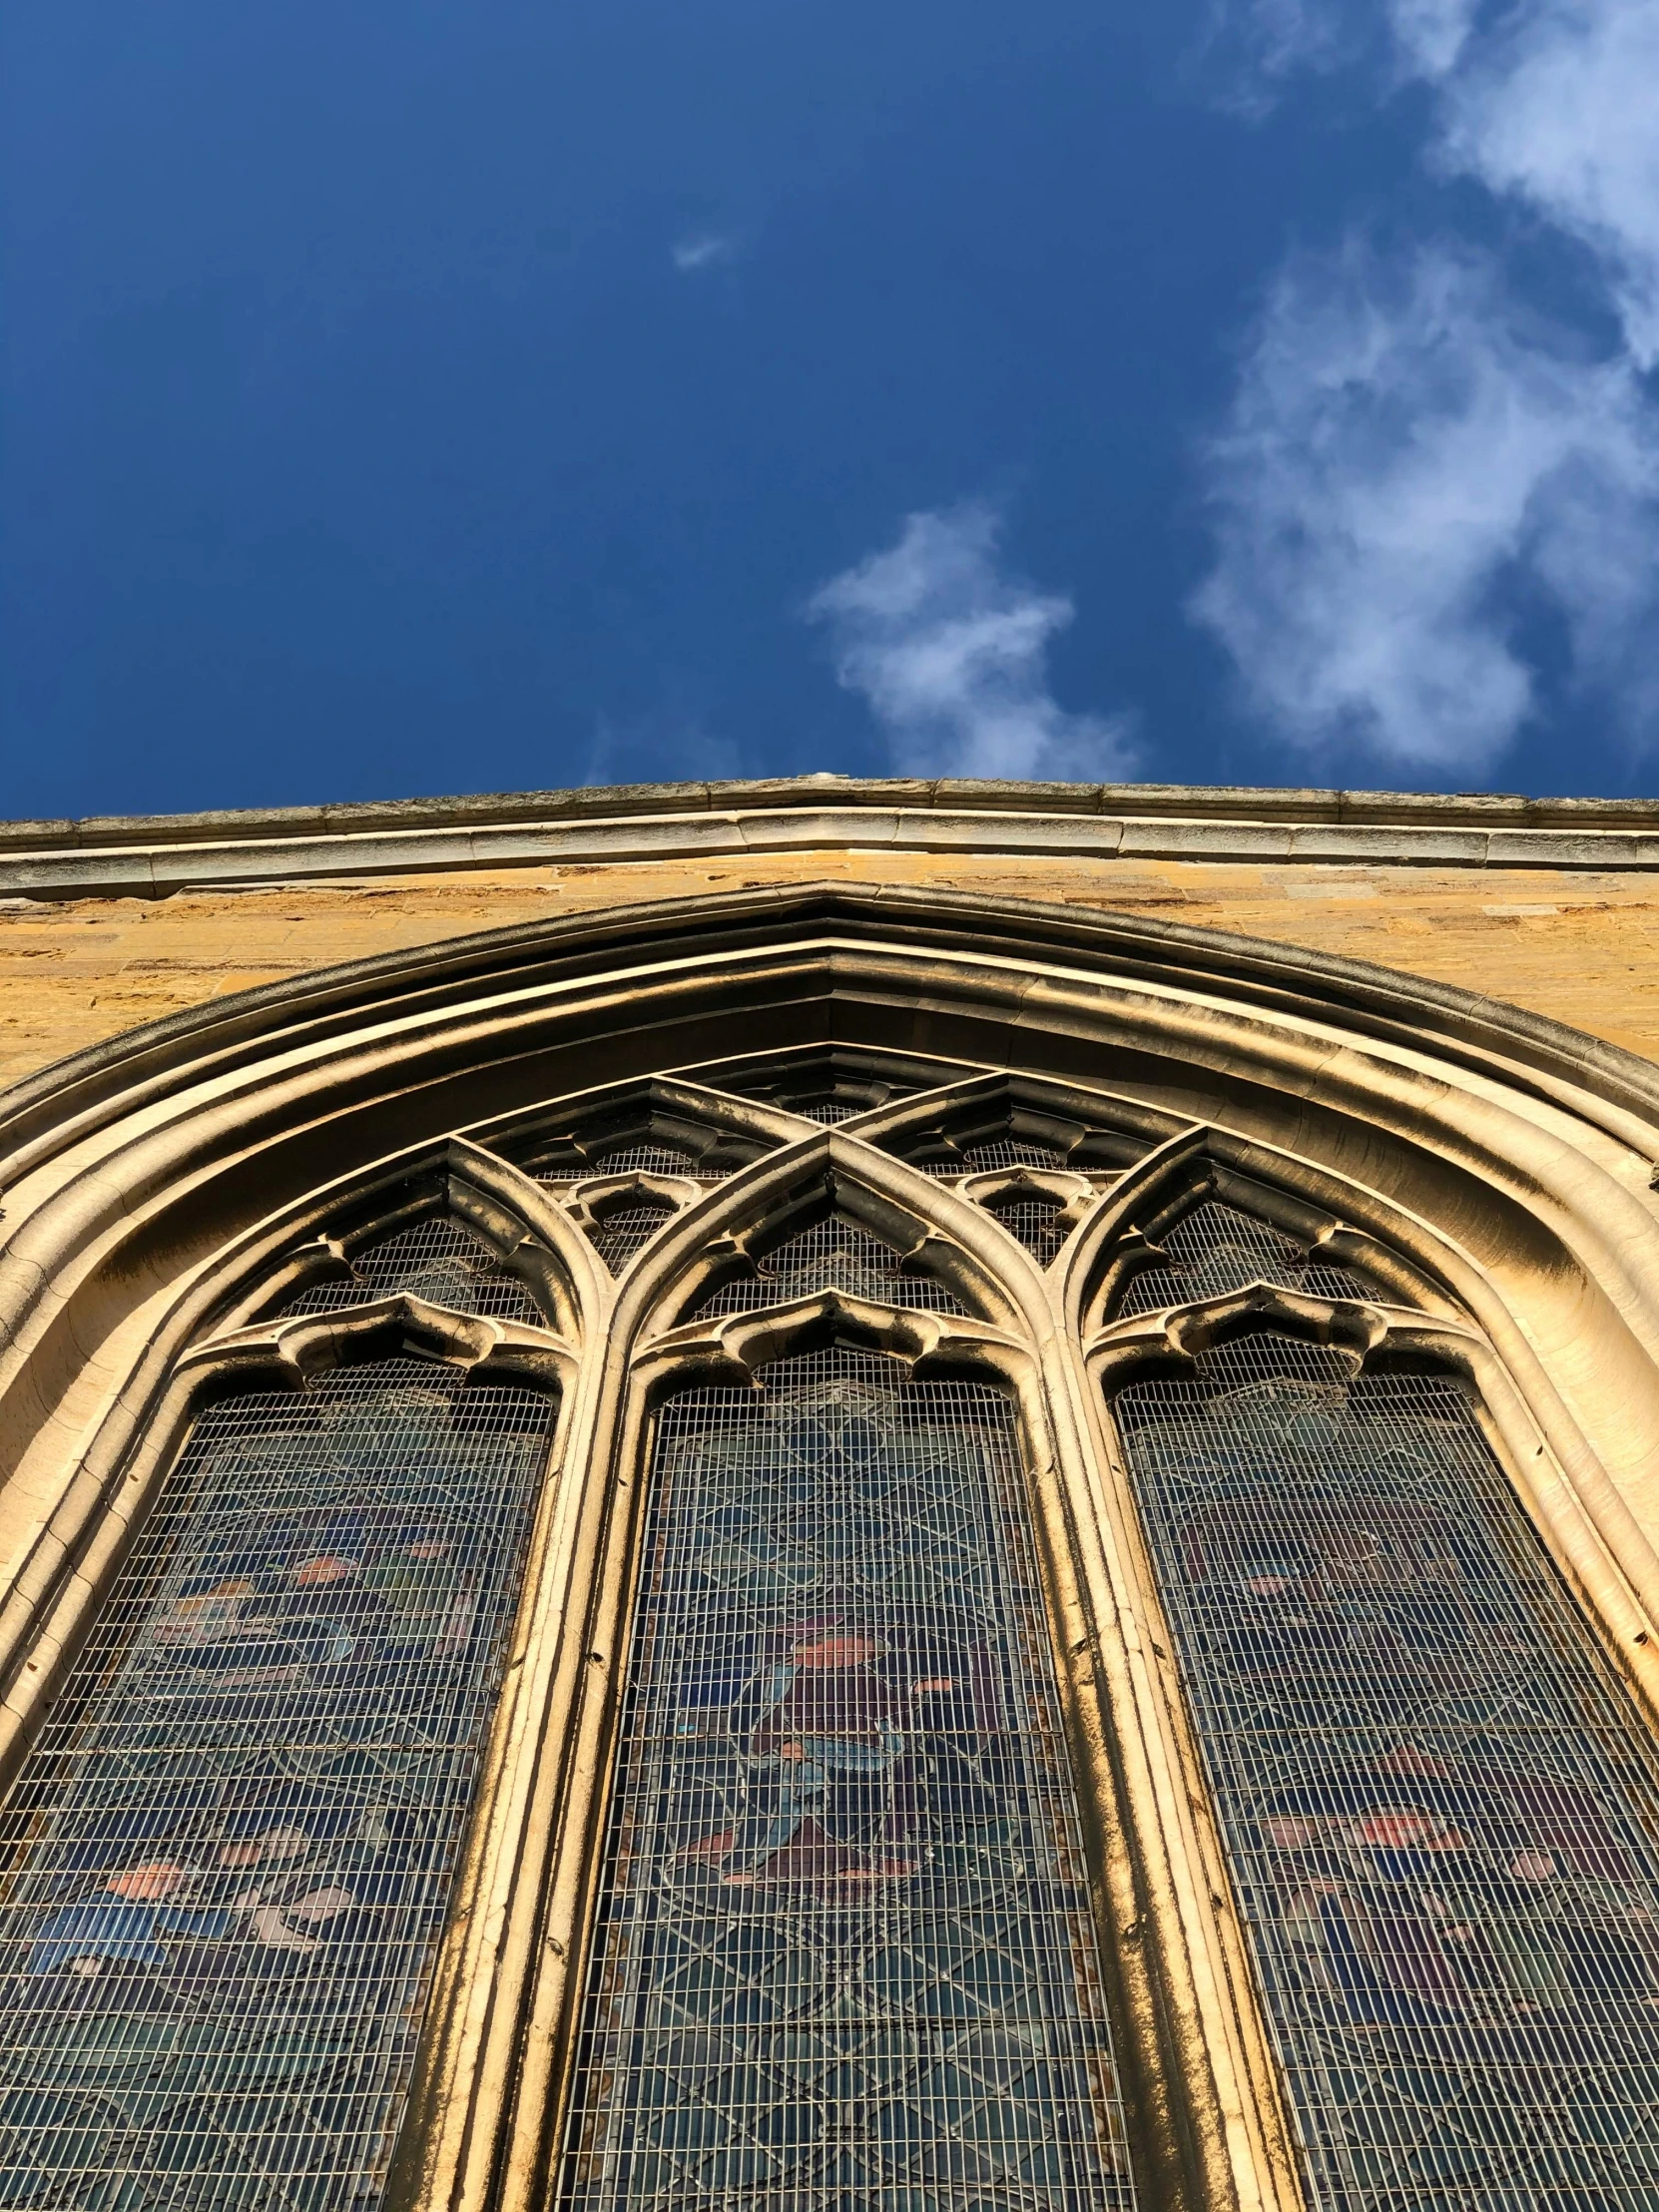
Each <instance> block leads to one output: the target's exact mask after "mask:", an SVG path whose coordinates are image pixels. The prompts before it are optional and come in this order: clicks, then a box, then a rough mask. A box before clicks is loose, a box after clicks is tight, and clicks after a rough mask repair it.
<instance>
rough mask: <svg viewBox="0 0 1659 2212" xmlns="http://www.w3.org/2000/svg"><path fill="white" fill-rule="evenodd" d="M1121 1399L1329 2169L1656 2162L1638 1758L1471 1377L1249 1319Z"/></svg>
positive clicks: (1343, 2191)
mask: <svg viewBox="0 0 1659 2212" xmlns="http://www.w3.org/2000/svg"><path fill="white" fill-rule="evenodd" d="M1115 1403H1116V1412H1117V1418H1118V1423H1119V1427H1120V1430H1121V1432H1122V1435H1123V1439H1124V1447H1125V1450H1126V1453H1127V1456H1128V1460H1129V1464H1130V1467H1131V1468H1132V1470H1133V1475H1134V1482H1135V1490H1136V1495H1137V1497H1138V1499H1139V1500H1140V1503H1141V1508H1142V1511H1143V1514H1144V1516H1145V1523H1146V1528H1147V1533H1148V1538H1149V1541H1150V1544H1151V1548H1152V1554H1153V1559H1154V1562H1155V1564H1156V1569H1157V1575H1158V1582H1159V1587H1160V1590H1161V1592H1162V1595H1163V1600H1164V1605H1165V1609H1166V1611H1167V1614H1168V1618H1169V1623H1170V1629H1171V1633H1172V1634H1173V1636H1174V1639H1175V1648H1176V1652H1177V1655H1178V1658H1179V1661H1180V1668H1181V1675H1182V1679H1183V1683H1184V1686H1185V1688H1186V1692H1187V1695H1188V1698H1189V1700H1190V1703H1191V1708H1192V1712H1193V1717H1194V1725H1195V1728H1196V1731H1197V1734H1198V1738H1199V1742H1200V1744H1201V1746H1202V1751H1203V1757H1204V1764H1205V1770H1206V1773H1207V1776H1208V1778H1209V1781H1210V1785H1211V1788H1212V1789H1213V1791H1214V1792H1215V1796H1216V1803H1217V1807H1218V1810H1219V1814H1220V1819H1221V1825H1222V1830H1223V1834H1224V1836H1225V1838H1226V1843H1227V1850H1228V1857H1229V1861H1230V1864H1231V1867H1232V1872H1233V1878H1234V1881H1235V1884H1236V1885H1237V1890H1238V1895H1239V1898H1240V1903H1241V1907H1242V1910H1243V1917H1244V1920H1245V1925H1246V1927H1247V1928H1248V1930H1249V1932H1250V1936H1251V1940H1252V1947H1253V1949H1254V1952H1255V1957H1256V1963H1257V1968H1258V1972H1259V1974H1260V1977H1261V1985H1262V1989H1263V1994H1264V1998H1265V2001H1266V2005H1267V2010H1268V2015H1269V2019H1270V2021H1271V2024H1272V2027H1273V2031H1274V2035H1275V2039H1276V2042H1277V2045H1278V2048H1279V2051H1280V2054H1281V2057H1282V2060H1283V2062H1284V2066H1285V2071H1286V2077H1287V2081H1288V2084H1289V2088H1290V2094H1291V2097H1292V2100H1293V2103H1294V2106H1295V2109H1296V2112H1297V2115H1298V2118H1299V2120H1300V2123H1301V2133H1302V2137H1303V2140H1304V2142H1305V2143H1306V2145H1307V2150H1308V2157H1309V2163H1310V2169H1311V2178H1312V2181H1313V2185H1314V2193H1315V2196H1316V2200H1317V2201H1318V2202H1319V2203H1320V2204H1322V2205H1331V2206H1341V2207H1343V2208H1344V2212H1383V2207H1389V2208H1392V2207H1394V2206H1397V2205H1401V2204H1408V2203H1423V2204H1428V2203H1438V2202H1444V2201H1447V2199H1448V2197H1449V2198H1450V2200H1451V2201H1458V2202H1468V2203H1482V2204H1486V2203H1502V2202H1506V2201H1508V2202H1514V2203H1517V2204H1520V2203H1525V2204H1528V2205H1536V2206H1540V2207H1544V2206H1550V2207H1559V2208H1560V2212H1568V2208H1570V2207H1575V2206H1579V2205H1582V2204H1583V2203H1584V2202H1585V2201H1586V2200H1587V2199H1588V2200H1589V2201H1598V2202H1607V2201H1617V2198H1618V2195H1619V2193H1620V2192H1623V2193H1624V2194H1625V2195H1626V2197H1627V2199H1628V2201H1630V2202H1633V2203H1634V2202H1640V2201H1642V2199H1643V2197H1644V2196H1646V2195H1649V2194H1655V2193H1659V2139H1655V2138H1654V2137H1653V2135H1652V2134H1651V2131H1650V2128H1649V2125H1648V2122H1647V2118H1646V2115H1648V2114H1649V2113H1651V2112H1652V2111H1653V2110H1654V2109H1655V2098H1656V2093H1659V2060H1656V2056H1655V2027H1656V2023H1659V1764H1656V1762H1655V1759H1654V1754H1653V1745H1652V1742H1651V1740H1650V1738H1649V1735H1648V1732H1647V1730H1646V1729H1645V1728H1644V1727H1643V1726H1642V1725H1641V1723H1640V1721H1639V1719H1638V1716H1637V1712H1636V1709H1635V1707H1634V1706H1633V1704H1632V1703H1631V1701H1630V1699H1629V1697H1628V1695H1627V1694H1625V1692H1624V1691H1623V1690H1622V1688H1621V1687H1620V1686H1618V1685H1616V1684H1615V1683H1614V1682H1613V1681H1612V1680H1611V1679H1610V1677H1609V1670H1608V1668H1607V1666H1606V1664H1605V1661H1604V1660H1603V1658H1602V1656H1601V1654H1600V1653H1599V1652H1598V1651H1597V1649H1596V1647H1595V1643H1594V1638H1593V1635H1592V1633H1591V1631H1590V1629H1589V1627H1588V1625H1587V1623H1586V1622H1585V1621H1584V1619H1583V1617H1582V1616H1581V1615H1580V1613H1579V1612H1578V1610H1577V1608H1576V1607H1575V1606H1574V1605H1573V1603H1572V1601H1571V1599H1570V1597H1569V1595H1568V1593H1567V1592H1566V1590H1565V1589H1564V1587H1563V1585H1562V1582H1561V1577H1560V1575H1559V1573H1558V1572H1557V1571H1556V1570H1555V1568H1554V1566H1553V1565H1552V1563H1551V1562H1550V1560H1549V1558H1548V1556H1547V1554H1546V1553H1545V1551H1544V1549H1543V1547H1542V1545H1541V1544H1540V1543H1539V1541H1538V1537H1537V1534H1536V1531H1535V1530H1534V1529H1533V1528H1531V1527H1530V1526H1529V1525H1528V1524H1527V1522H1526V1520H1525V1517H1524V1515H1523V1514H1522V1512H1521V1511H1520V1508H1519V1506H1518V1503H1517V1501H1516V1498H1515V1495H1514V1491H1513V1489H1512V1488H1511V1487H1510V1485H1509V1484H1508V1483H1507V1482H1506V1481H1505V1480H1504V1478H1503V1476H1502V1474H1501V1473H1500V1472H1499V1470H1498V1468H1497V1466H1496V1465H1495V1463H1494V1462H1493V1459H1492V1456H1491V1453H1490V1450H1489V1449H1488V1447H1487V1445H1486V1442H1485V1439H1484V1438H1483V1436H1482V1435H1481V1433H1480V1430H1479V1427H1478V1425H1477V1423H1476V1421H1475V1419H1474V1417H1473V1409H1472V1407H1471V1404H1470V1402H1469V1397H1468V1393H1467V1391H1466V1390H1465V1389H1463V1388H1460V1387H1458V1386H1457V1385H1456V1383H1454V1382H1453V1381H1451V1380H1450V1379H1449V1378H1444V1377H1439V1378H1437V1377H1433V1376H1421V1375H1410V1374H1404V1375H1401V1374H1388V1373H1385V1372H1384V1373H1381V1374H1368V1373H1367V1372H1366V1370H1365V1369H1364V1368H1363V1367H1362V1365H1361V1363H1360V1362H1359V1361H1358V1360H1357V1359H1356V1358H1355V1357H1354V1356H1353V1355H1345V1354H1343V1353H1340V1352H1336V1351H1332V1350H1328V1349H1324V1348H1320V1347H1314V1346H1309V1345H1307V1344H1302V1343H1298V1342H1296V1341H1295V1340H1293V1339H1290V1338H1287V1337H1285V1336H1282V1335H1280V1334H1278V1333H1275V1332H1272V1331H1269V1332H1266V1333H1264V1334H1261V1335H1256V1336H1251V1337H1247V1338H1245V1339H1243V1340H1241V1341H1238V1342H1235V1343H1231V1344H1227V1345H1222V1346H1218V1347H1217V1348H1216V1349H1214V1350H1213V1351H1210V1352H1205V1353H1201V1354H1199V1355H1198V1357H1197V1358H1196V1360H1195V1361H1194V1363H1193V1373H1192V1374H1191V1376H1190V1378H1189V1377H1183V1378H1181V1379H1178V1380H1177V1379H1170V1380H1159V1381H1148V1382H1143V1383H1133V1384H1131V1385H1130V1386H1128V1387H1127V1388H1125V1389H1123V1390H1122V1391H1120V1392H1119V1394H1118V1396H1117V1398H1116V1401H1115Z"/></svg>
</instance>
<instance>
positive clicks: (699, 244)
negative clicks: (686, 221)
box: [669, 231, 742, 275]
mask: <svg viewBox="0 0 1659 2212" xmlns="http://www.w3.org/2000/svg"><path fill="white" fill-rule="evenodd" d="M741 243H742V242H741V241H740V239H739V238H738V235H737V233H736V232H735V231H699V232H698V233H697V234H696V236H695V237H693V238H686V239H680V240H678V241H677V242H676V243H675V244H674V245H673V246H672V247H670V249H669V256H670V259H671V260H672V261H673V263H674V266H675V268H676V269H678V270H680V271H682V272H683V273H685V274H688V275H689V274H690V273H691V272H692V271H694V270H699V269H716V268H718V267H719V266H720V264H721V263H722V262H730V261H735V260H736V259H737V255H738V248H739V246H740V244H741Z"/></svg>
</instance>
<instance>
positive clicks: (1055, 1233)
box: [983, 1184, 1072, 1268]
mask: <svg viewBox="0 0 1659 2212" xmlns="http://www.w3.org/2000/svg"><path fill="white" fill-rule="evenodd" d="M983 1203H984V1207H985V1211H986V1213H988V1214H994V1215H995V1217H996V1219H997V1220H998V1221H999V1222H1001V1224H1002V1226H1003V1228H1004V1229H1006V1230H1007V1232H1008V1234H1009V1235H1010V1236H1011V1237H1017V1238H1018V1239H1019V1241H1020V1243H1021V1244H1022V1245H1024V1247H1025V1249H1026V1251H1027V1252H1029V1253H1030V1255H1031V1257H1032V1258H1033V1259H1034V1260H1035V1261H1036V1263H1037V1265H1038V1266H1039V1267H1043V1268H1046V1267H1049V1266H1051V1265H1052V1263H1053V1262H1054V1261H1055V1260H1056V1259H1057V1258H1058V1256H1059V1251H1060V1247H1061V1246H1062V1245H1063V1244H1064V1243H1065V1241H1066V1239H1067V1237H1068V1236H1069V1235H1070V1234H1071V1228H1072V1225H1071V1223H1070V1221H1068V1220H1067V1219H1066V1218H1065V1215H1066V1204H1065V1201H1064V1200H1063V1199H1060V1198H1056V1197H1055V1196H1054V1195H1053V1193H1052V1192H1050V1191H1043V1190H1037V1189H1035V1188H1033V1187H1032V1186H1031V1185H1029V1184H1024V1185H1021V1184H1015V1185H1014V1186H1013V1187H1012V1188H1011V1189H1009V1190H1007V1191H1004V1192H1002V1193H999V1194H998V1195H997V1196H996V1197H994V1198H987V1199H986V1200H984V1202H983Z"/></svg>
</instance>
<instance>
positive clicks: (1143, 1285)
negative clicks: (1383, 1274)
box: [1117, 1199, 1397, 1315]
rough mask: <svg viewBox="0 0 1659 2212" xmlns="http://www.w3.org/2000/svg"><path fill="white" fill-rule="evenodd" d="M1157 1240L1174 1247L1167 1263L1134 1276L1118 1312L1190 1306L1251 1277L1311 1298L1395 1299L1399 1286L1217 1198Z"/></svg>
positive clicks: (1237, 1287)
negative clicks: (1383, 1285) (1308, 1247)
mask: <svg viewBox="0 0 1659 2212" xmlns="http://www.w3.org/2000/svg"><path fill="white" fill-rule="evenodd" d="M1156 1241H1157V1243H1158V1244H1159V1245H1161V1246H1162V1248H1163V1249H1164V1250H1165V1251H1166V1252H1167V1253H1168V1254H1169V1264H1168V1265H1167V1266H1158V1267H1149V1268H1144V1269H1142V1270H1141V1271H1139V1272H1138V1273H1137V1274H1135V1275H1133V1276H1131V1277H1130V1279H1129V1281H1128V1283H1127V1284H1126V1285H1125V1286H1124V1289H1123V1291H1122V1294H1121V1295H1120V1297H1119V1299H1118V1302H1117V1310H1118V1312H1119V1313H1120V1314H1125V1315H1128V1314H1150V1313H1155V1312H1157V1311H1158V1309H1159V1308H1160V1307H1164V1306H1188V1305H1192V1304H1195V1303H1196V1302H1197V1301H1198V1300H1200V1299H1205V1298H1221V1297H1224V1296H1225V1295H1226V1294H1227V1293H1228V1292H1229V1291H1242V1290H1244V1289H1246V1288H1247V1287H1248V1286H1249V1285H1250V1284H1252V1283H1272V1284H1275V1285H1277V1286H1278V1287H1279V1288H1280V1289H1282V1290H1289V1291H1302V1292H1305V1293H1307V1294H1308V1295H1309V1296H1310V1297H1313V1298H1340V1299H1364V1298H1377V1297H1380V1296H1382V1297H1386V1298H1388V1299H1390V1300H1392V1301H1394V1302H1395V1303H1397V1293H1393V1292H1380V1291H1379V1289H1378V1287H1377V1285H1376V1284H1374V1283H1373V1282H1372V1281H1371V1279H1370V1278H1369V1277H1368V1276H1366V1275H1364V1274H1362V1273H1361V1271H1360V1270H1359V1269H1357V1268H1351V1267H1349V1266H1347V1265H1346V1264H1345V1263H1343V1262H1341V1261H1337V1260H1332V1259H1330V1258H1325V1257H1311V1256H1310V1255H1309V1254H1307V1253H1306V1252H1304V1251H1303V1249H1302V1248H1301V1247H1300V1246H1299V1245H1297V1244H1296V1243H1295V1242H1294V1241H1293V1240H1292V1239H1291V1238H1290V1237H1287V1236H1285V1235H1283V1234H1282V1232H1281V1231H1279V1230H1277V1229H1272V1228H1270V1227H1269V1226H1268V1224H1267V1223H1266V1222H1264V1221H1258V1220H1257V1219H1256V1217H1255V1216H1254V1215H1253V1214H1246V1213H1241V1212H1240V1210H1239V1209H1238V1207H1236V1206H1228V1205H1226V1204H1224V1203H1223V1202H1222V1201H1221V1200H1219V1199H1206V1200H1205V1201H1204V1202H1203V1203H1202V1204H1201V1205H1198V1206H1195V1207H1194V1208H1193V1210H1192V1212H1191V1213H1190V1214H1185V1215H1183V1216H1182V1218H1181V1219H1180V1220H1179V1221H1178V1222H1176V1223H1175V1224H1174V1226H1173V1227H1172V1228H1169V1229H1165V1230H1160V1231H1159V1233H1158V1236H1157V1239H1156Z"/></svg>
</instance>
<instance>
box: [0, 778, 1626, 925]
mask: <svg viewBox="0 0 1659 2212" xmlns="http://www.w3.org/2000/svg"><path fill="white" fill-rule="evenodd" d="M836 846H854V847H858V846H863V847H881V846H885V847H890V848H892V849H895V850H898V849H902V850H912V851H933V852H950V851H959V852H969V853H971V852H981V853H982V852H999V853H1029V854H1049V855H1054V856H1061V855H1069V856H1072V857H1079V858H1083V857H1089V858H1099V859H1105V860H1109V859H1124V860H1156V859H1202V860H1227V861H1262V862H1268V863H1274V862H1279V863H1309V862H1319V863H1336V864H1347V865H1362V866H1363V865H1371V866H1377V865H1383V864H1387V865H1429V866H1439V867H1549V868H1599V869H1626V868H1640V869H1645V868H1659V801H1652V800H1645V799H1629V800H1606V799H1519V798H1509V797H1503V796H1487V795H1484V794H1480V793H1475V794H1471V795H1462V796H1459V797H1456V798H1442V797H1438V796H1435V795H1433V794H1425V793H1408V792H1407V793H1399V792H1331V791H1297V790H1284V791H1252V790H1247V789H1235V788H1229V787H1225V786H1215V787H1209V786H1196V785H1195V786H1181V785H1160V784H1018V783H994V782H988V781H987V782H967V781H941V782H924V781H919V780H915V781H908V780H903V779H890V780H873V779H872V780H859V779H855V778H850V777H835V776H806V777H796V778H791V779H786V780H780V781H777V782H755V783H722V784H636V785H626V786H621V787H618V788H616V789H612V790H577V791H555V792H522V793H509V794H506V795H496V796H485V797H472V798H461V799H416V800H394V801H384V802H375V803H374V804H372V805H363V806H337V807H315V808H301V807H294V808H277V809H271V810H256V811H251V812H247V813H227V814H202V815H144V816H140V815H135V816H105V817H99V818H95V819H92V820H88V821H85V822H12V823H0V896H10V897H28V898H74V897H81V898H87V897H126V898H131V897H165V896H167V895H168V894H169V893H171V892H174V891H178V890H186V889H236V888H238V887H239V886H241V887H253V886H256V885H260V884H269V883H275V882H280V883H283V884H292V883H295V882H301V881H312V882H323V881H327V880H330V879H339V878H346V879H358V878H362V877H364V876H376V875H391V874H399V875H402V874H421V873H428V872H441V871H452V870H455V869H462V868H501V867H522V866H538V865H540V866H546V865H549V864H556V863H558V862H561V861H575V862H626V861H630V860H651V859H673V858H678V857H682V856H690V855H700V856H717V855H720V854H734V853H736V854H743V853H763V852H788V851H792V850H803V851H805V850H813V849H819V850H822V849H824V848H826V847H836Z"/></svg>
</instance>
